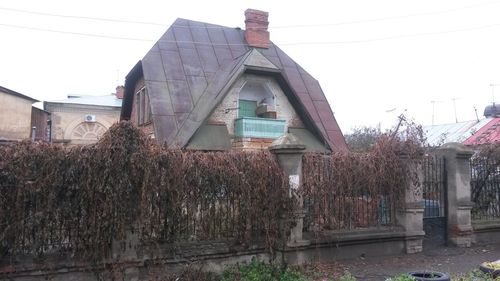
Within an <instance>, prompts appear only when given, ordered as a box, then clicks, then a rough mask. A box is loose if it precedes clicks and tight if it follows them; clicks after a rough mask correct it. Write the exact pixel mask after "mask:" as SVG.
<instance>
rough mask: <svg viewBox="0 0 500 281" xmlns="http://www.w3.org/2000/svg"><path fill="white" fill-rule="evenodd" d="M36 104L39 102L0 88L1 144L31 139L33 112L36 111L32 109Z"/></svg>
mask: <svg viewBox="0 0 500 281" xmlns="http://www.w3.org/2000/svg"><path fill="white" fill-rule="evenodd" d="M35 102H38V100H36V99H34V98H30V97H28V96H25V95H23V94H21V93H18V92H16V91H13V90H10V89H7V88H4V87H1V86H0V120H1V122H0V142H11V141H21V140H25V139H29V138H30V137H31V131H32V123H31V116H32V115H31V112H32V110H36V109H35V108H33V107H32V104H33V103H35ZM32 108H33V109H32Z"/></svg>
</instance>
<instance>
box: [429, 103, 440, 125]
mask: <svg viewBox="0 0 500 281" xmlns="http://www.w3.org/2000/svg"><path fill="white" fill-rule="evenodd" d="M436 102H442V101H437V100H431V103H432V125H433V126H434V109H435V108H434V106H435V105H436Z"/></svg>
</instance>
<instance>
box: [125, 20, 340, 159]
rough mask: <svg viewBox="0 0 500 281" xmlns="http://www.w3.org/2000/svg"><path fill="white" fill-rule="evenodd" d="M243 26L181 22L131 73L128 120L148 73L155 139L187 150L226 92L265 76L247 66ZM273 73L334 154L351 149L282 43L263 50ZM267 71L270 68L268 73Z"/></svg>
mask: <svg viewBox="0 0 500 281" xmlns="http://www.w3.org/2000/svg"><path fill="white" fill-rule="evenodd" d="M252 49H253V48H250V47H249V46H248V45H247V44H246V42H245V39H244V31H243V30H241V29H239V28H230V27H223V26H218V25H213V24H207V23H202V22H196V21H191V20H186V19H177V20H176V21H175V22H174V23H173V25H172V26H171V27H170V28H169V29H168V30H167V31H166V32H165V34H164V35H163V36H162V37H161V38H160V40H159V41H158V42H157V43H156V44H155V45H154V46H153V48H152V49H151V50H150V51H149V52H148V53H147V54H146V56H145V57H144V58H143V60H142V61H141V62H139V63H138V64H137V65H136V66H135V67H134V68H133V69H132V70H131V71H130V73H129V74H128V75H127V78H126V83H125V88H126V95H125V99H124V102H123V106H122V119H129V118H130V114H131V109H132V107H131V106H132V98H133V91H134V89H133V88H134V86H135V82H136V81H137V79H139V78H140V77H141V76H142V75H143V76H144V80H145V84H146V87H147V89H148V94H149V97H150V101H151V112H152V115H153V120H154V122H155V136H156V138H157V139H159V140H160V141H166V142H167V143H168V144H171V145H176V146H181V147H183V146H185V145H186V144H187V142H188V141H189V139H190V138H191V137H192V136H193V135H194V133H195V132H196V130H197V129H198V128H199V127H200V126H201V124H202V123H203V122H204V120H205V119H206V118H208V117H209V114H210V113H211V112H212V111H213V109H214V108H215V107H216V106H217V104H218V102H219V101H220V100H221V99H222V96H223V95H224V94H225V93H226V92H224V91H225V89H226V88H227V87H229V86H231V85H230V84H231V83H232V81H234V79H236V78H237V77H238V76H239V75H241V74H242V73H243V72H248V71H253V72H259V71H261V70H259V69H250V68H248V67H245V66H244V64H243V62H244V60H245V58H246V56H248V55H249V54H250V52H251V50H252ZM257 50H258V51H259V52H260V53H261V54H262V55H263V56H264V57H265V58H266V59H268V60H269V61H270V62H271V63H272V64H273V65H275V66H276V67H278V71H275V70H273V73H270V74H272V75H275V76H276V79H277V80H278V82H281V83H280V85H281V86H282V87H283V88H284V91H285V93H286V94H287V95H288V98H289V99H290V101H291V102H292V104H293V105H294V106H295V109H296V110H297V112H298V113H299V114H300V115H301V117H302V119H305V120H304V122H305V123H306V124H308V125H310V127H312V128H311V129H312V131H313V133H315V134H316V135H317V136H318V137H319V138H320V139H321V140H322V141H324V142H326V143H327V144H328V145H329V146H330V147H331V148H332V149H333V150H346V149H347V145H346V143H345V139H344V137H343V135H342V132H341V131H340V128H339V126H338V124H337V121H336V120H335V117H334V116H333V112H332V110H331V108H330V105H329V104H328V101H327V99H326V97H325V95H324V93H323V91H322V90H321V87H320V85H319V83H318V81H317V80H316V79H314V78H313V77H312V76H311V75H310V74H308V73H307V72H306V71H305V70H304V69H303V68H301V67H300V66H299V65H298V64H297V63H296V62H294V61H293V60H292V59H291V58H290V57H289V56H288V55H286V54H285V53H284V52H283V51H282V50H281V49H279V48H278V47H277V46H276V45H274V44H272V43H271V44H270V47H269V48H268V49H261V48H259V49H257ZM264 73H265V70H264Z"/></svg>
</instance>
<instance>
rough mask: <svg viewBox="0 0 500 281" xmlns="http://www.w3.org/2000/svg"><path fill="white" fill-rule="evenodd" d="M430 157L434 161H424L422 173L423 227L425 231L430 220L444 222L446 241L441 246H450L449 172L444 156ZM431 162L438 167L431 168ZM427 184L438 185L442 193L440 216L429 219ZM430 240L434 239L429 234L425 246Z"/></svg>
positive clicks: (443, 234) (439, 200) (432, 155)
mask: <svg viewBox="0 0 500 281" xmlns="http://www.w3.org/2000/svg"><path fill="white" fill-rule="evenodd" d="M429 157H431V158H432V160H429V159H424V160H423V161H426V162H424V163H425V164H424V163H423V165H422V172H423V179H424V183H423V186H422V188H423V189H422V201H423V202H424V215H423V217H422V220H423V224H422V226H423V229H424V231H425V229H426V220H427V222H429V220H432V219H434V220H435V221H437V220H442V222H441V223H442V225H443V232H442V233H441V234H442V237H443V240H444V241H443V244H440V245H444V246H448V181H447V171H446V158H445V157H443V156H440V155H436V154H431V155H429ZM431 161H432V163H433V164H434V165H435V166H436V167H434V168H430V167H429V166H430V165H431ZM437 167H439V168H437ZM429 174H432V175H431V177H432V178H431V179H430V180H429V179H428V177H427V176H428V175H429ZM425 182H431V184H435V183H437V184H438V190H437V191H438V192H439V193H440V196H439V198H438V202H439V209H438V212H439V215H438V216H429V217H426V216H425V209H426V208H427V205H428V204H426V200H429V199H427V198H425V196H424V194H425V192H426V191H427V190H426V188H425ZM431 200H432V199H431ZM429 240H432V239H429V238H428V236H427V233H426V235H425V236H424V246H425V241H429ZM429 246H436V245H435V244H431V245H429Z"/></svg>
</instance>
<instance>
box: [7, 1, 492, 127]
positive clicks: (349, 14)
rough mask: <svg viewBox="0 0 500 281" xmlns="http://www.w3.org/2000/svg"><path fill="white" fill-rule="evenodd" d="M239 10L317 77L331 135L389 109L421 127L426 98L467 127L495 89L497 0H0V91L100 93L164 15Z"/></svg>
mask: <svg viewBox="0 0 500 281" xmlns="http://www.w3.org/2000/svg"><path fill="white" fill-rule="evenodd" d="M247 8H254V9H261V10H265V11H268V12H269V14H270V15H269V21H270V29H269V30H270V33H271V40H273V41H274V42H275V43H276V44H278V45H279V46H280V47H281V48H282V49H284V50H285V52H287V53H288V54H289V55H290V56H291V57H292V58H293V59H295V60H296V61H297V62H298V63H299V64H301V65H302V66H303V67H304V68H305V69H306V70H307V71H308V72H310V73H311V74H312V75H313V76H314V77H315V78H317V79H318V80H319V81H320V84H321V85H322V88H323V91H324V92H325V94H326V96H327V98H328V99H329V101H330V104H331V106H332V108H333V111H334V112H335V116H336V118H337V121H338V122H339V125H340V126H341V128H342V129H343V131H348V130H349V129H350V128H352V127H353V126H360V125H376V124H378V123H381V124H382V126H383V127H387V126H389V125H390V124H392V123H394V122H395V117H396V116H397V115H398V114H400V113H401V112H406V114H407V115H408V116H410V117H414V118H415V120H416V121H417V122H419V123H422V124H431V123H432V115H433V114H432V112H433V110H432V107H433V106H432V101H435V103H434V122H435V123H436V124H437V123H451V122H455V113H454V112H455V111H454V103H453V99H455V105H456V111H457V119H458V121H464V120H472V119H475V114H474V106H476V107H477V109H478V113H479V115H480V117H481V115H482V111H483V108H484V106H485V105H486V104H487V103H490V102H491V101H492V99H493V97H492V87H491V86H490V84H500V36H499V35H500V17H498V15H500V0H496V1H493V0H475V1H472V0H419V1H409V0H393V1H390V0H378V1H373V0H351V1H269V0H267V1H260V0H252V1H238V0H232V1H189V0H185V1H153V0H141V1H123V0H122V1H114V0H113V1H109V0H108V1H102V0H101V1H97V0H87V1H56V0H45V1H36V0H22V1H20V0H0V38H2V39H1V41H0V46H1V49H0V65H1V67H0V85H2V86H4V87H7V88H10V89H12V90H15V91H18V92H21V93H23V94H26V95H30V96H32V97H34V98H37V99H40V100H54V99H61V98H64V97H65V96H66V95H68V94H80V95H101V94H108V93H111V92H113V91H114V88H115V86H116V85H117V83H118V84H123V82H124V77H125V75H126V74H127V73H128V71H129V70H130V69H131V68H132V67H133V66H134V65H135V63H136V62H137V61H138V60H140V59H141V58H142V57H143V56H144V55H145V54H146V52H147V51H148V50H149V49H150V48H151V47H152V45H153V44H154V42H155V41H156V40H157V39H158V38H159V37H160V36H161V35H162V34H163V33H164V32H165V31H166V29H167V28H168V27H169V26H170V24H171V23H172V22H173V21H174V20H175V19H176V18H178V17H181V18H187V19H192V20H199V21H205V22H209V23H214V24H220V25H225V26H235V27H236V26H239V27H244V22H243V20H244V16H243V12H244V10H245V9H247ZM15 10H17V11H15ZM22 11H24V12H22ZM28 12H32V13H28ZM33 12H35V13H33ZM37 13H45V14H52V16H49V15H42V14H37ZM57 15H59V16H57ZM61 15H65V16H67V17H61ZM89 17H92V18H103V19H113V20H122V21H102V20H92V19H88V18H89ZM130 21H135V22H148V23H155V24H139V23H131V22H130ZM47 30H52V31H57V32H49V31H47ZM90 35H95V36H90ZM98 36H101V37H98ZM112 37H113V38H112ZM116 37H120V38H122V39H117V38H116ZM124 38H128V39H124ZM495 90H496V93H497V94H496V97H495V98H496V100H497V101H500V85H498V86H497V87H496V88H495ZM405 110H406V111H405Z"/></svg>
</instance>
